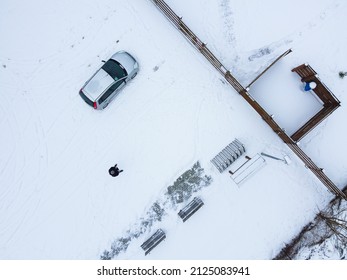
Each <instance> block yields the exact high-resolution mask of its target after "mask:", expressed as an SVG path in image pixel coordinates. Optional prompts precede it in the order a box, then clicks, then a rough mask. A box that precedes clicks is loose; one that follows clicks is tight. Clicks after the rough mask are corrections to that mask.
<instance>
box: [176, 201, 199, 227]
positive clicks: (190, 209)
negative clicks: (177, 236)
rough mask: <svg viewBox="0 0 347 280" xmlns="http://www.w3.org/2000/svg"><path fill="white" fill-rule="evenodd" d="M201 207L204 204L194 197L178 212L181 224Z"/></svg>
mask: <svg viewBox="0 0 347 280" xmlns="http://www.w3.org/2000/svg"><path fill="white" fill-rule="evenodd" d="M203 205H204V203H203V202H202V200H201V199H200V198H198V197H195V198H194V199H193V200H192V201H191V202H189V203H188V205H187V206H186V207H184V208H183V209H182V210H180V211H179V212H178V216H180V217H181V219H182V220H183V222H185V221H186V220H188V219H189V218H190V217H191V216H192V215H193V214H194V213H195V212H196V211H198V210H199V209H200V207H201V206H203Z"/></svg>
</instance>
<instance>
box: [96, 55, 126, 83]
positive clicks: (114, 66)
mask: <svg viewBox="0 0 347 280" xmlns="http://www.w3.org/2000/svg"><path fill="white" fill-rule="evenodd" d="M101 68H102V69H104V70H105V71H106V72H107V74H109V75H110V76H111V77H112V78H113V79H115V80H116V81H117V80H119V79H121V78H123V77H125V76H126V75H127V72H126V71H125V69H124V67H123V66H122V65H121V64H119V63H118V62H117V61H115V60H112V59H110V60H108V61H106V63H105V64H104V65H103V66H102V67H101Z"/></svg>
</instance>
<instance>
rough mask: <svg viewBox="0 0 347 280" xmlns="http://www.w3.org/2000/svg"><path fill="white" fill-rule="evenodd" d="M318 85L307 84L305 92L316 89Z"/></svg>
mask: <svg viewBox="0 0 347 280" xmlns="http://www.w3.org/2000/svg"><path fill="white" fill-rule="evenodd" d="M316 86H317V84H316V83H315V82H305V87H304V91H310V90H312V89H315V88H316Z"/></svg>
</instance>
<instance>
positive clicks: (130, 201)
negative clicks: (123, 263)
mask: <svg viewBox="0 0 347 280" xmlns="http://www.w3.org/2000/svg"><path fill="white" fill-rule="evenodd" d="M254 2H256V1H250V0H247V1H245V0H242V1H241V0H230V1H228V0H218V1H207V0H204V1H198V0H192V1H189V2H187V1H183V0H179V1H177V0H175V1H174V0H170V1H168V4H169V5H171V6H172V8H173V9H174V10H175V11H176V13H177V14H179V15H181V16H183V20H184V21H185V23H186V24H187V25H188V26H189V27H190V28H191V29H192V30H193V31H194V32H195V33H196V34H198V36H199V37H200V38H201V39H202V40H203V41H204V42H206V43H208V46H209V48H210V49H211V50H212V51H213V52H214V53H215V54H216V56H217V57H219V58H220V59H221V61H222V62H223V63H224V64H225V65H226V66H227V67H229V68H230V69H231V72H232V73H233V74H234V75H235V76H236V77H237V78H238V79H239V80H240V81H241V83H242V84H243V85H247V84H248V83H249V82H250V81H251V80H252V79H253V78H254V77H255V76H256V75H257V74H258V73H260V71H261V70H262V69H263V67H264V66H266V65H267V63H269V62H270V61H272V60H273V59H274V58H275V57H276V56H278V55H280V54H281V53H282V52H283V51H284V50H286V49H288V48H293V49H294V52H293V53H292V54H290V55H288V56H287V57H285V58H283V60H281V61H280V62H279V65H277V66H276V67H277V68H279V70H278V71H287V72H288V73H290V74H292V73H291V72H290V70H291V69H292V68H293V67H295V66H297V65H299V64H302V63H304V62H308V63H310V65H311V66H312V67H313V68H314V69H315V70H316V71H317V72H318V73H319V75H320V77H321V79H322V81H323V82H325V83H326V84H327V86H328V87H329V88H330V89H331V90H332V92H334V94H335V95H336V96H337V97H338V98H339V99H340V100H341V102H342V107H341V108H339V109H338V110H337V111H336V112H334V113H333V114H332V115H331V116H330V117H329V118H328V120H326V121H324V122H323V123H322V124H321V125H320V126H319V127H318V128H316V129H315V130H314V131H313V132H311V133H310V134H309V135H308V136H306V137H305V138H304V139H303V140H302V141H301V147H302V148H303V149H304V150H305V152H307V153H308V154H309V155H310V157H311V158H312V159H313V160H314V161H316V162H317V164H318V165H319V166H322V167H324V168H325V170H326V173H327V175H328V176H330V177H331V178H332V180H333V181H334V182H335V183H336V184H337V185H338V186H340V187H342V186H345V185H346V183H347V175H346V173H347V172H346V171H347V160H346V155H347V147H346V145H345V143H347V133H346V132H345V129H344V122H343V120H344V119H346V117H347V110H346V108H345V106H344V104H345V102H346V101H347V97H346V89H345V88H346V82H347V81H346V80H345V79H340V78H339V77H338V72H339V71H341V70H343V71H347V69H346V67H347V66H346V61H347V54H346V46H347V36H346V35H345V34H346V33H345V26H346V17H345V15H346V12H347V3H346V1H344V0H319V1H314V0H307V1H304V2H303V1H299V0H292V1H280V2H279V1H274V0H265V1H261V2H260V1H258V2H256V3H254ZM0 38H1V40H0V64H1V65H0V96H1V101H2V102H1V105H0V128H1V131H2V135H1V137H0V155H1V157H0V213H1V215H0V258H1V259H99V258H100V255H101V254H102V253H103V251H104V250H109V249H110V247H111V245H112V243H113V242H114V241H115V240H116V239H117V238H119V237H122V236H126V235H127V231H131V229H132V228H133V227H134V226H135V225H136V223H137V222H138V221H139V219H140V218H141V217H144V216H145V215H146V213H147V211H148V209H149V208H150V207H151V205H152V204H153V203H154V202H155V201H157V200H160V199H162V198H163V196H164V194H165V192H166V189H167V187H168V186H170V185H172V184H173V183H174V181H175V180H176V179H177V178H178V177H179V176H180V175H181V174H182V173H183V172H185V171H186V170H187V169H189V168H191V167H192V166H193V164H194V163H195V162H197V161H199V162H200V163H201V166H202V168H204V172H205V173H206V174H207V175H209V176H211V177H212V180H213V182H212V183H211V184H210V185H208V186H207V187H204V188H202V189H201V190H200V191H199V192H198V193H197V195H198V196H200V197H201V198H202V199H203V201H204V204H205V205H204V206H203V207H202V208H201V209H200V210H199V211H198V212H197V213H196V214H195V215H194V216H193V217H192V218H190V219H189V220H188V221H187V222H186V223H184V224H183V223H182V221H181V220H180V219H179V218H178V216H177V211H176V209H172V211H168V213H167V214H168V215H166V216H164V217H163V219H162V221H160V222H157V223H156V224H155V225H153V226H152V228H151V229H150V230H149V231H148V232H145V233H144V234H142V235H141V236H139V237H138V238H137V239H135V240H133V241H132V242H131V243H130V245H129V247H128V250H127V251H126V252H123V253H121V254H120V255H119V256H118V258H121V259H142V258H144V253H143V251H142V250H141V248H140V247H139V245H140V244H141V243H142V242H143V241H144V240H145V239H146V238H148V237H149V236H150V234H151V233H153V232H154V231H155V230H156V229H157V228H159V227H160V228H163V229H164V230H165V232H166V234H167V238H166V240H165V242H163V243H161V244H160V245H159V246H158V247H157V248H156V249H155V250H153V252H152V253H151V254H150V255H149V256H147V257H146V258H152V259H270V258H272V257H274V256H275V255H276V254H277V253H278V252H279V251H280V249H281V247H282V246H283V245H284V244H285V243H286V242H288V241H289V240H290V239H291V238H292V237H294V236H295V235H296V234H297V233H298V232H300V230H301V228H302V227H303V226H304V225H305V224H306V223H307V222H309V221H310V220H311V219H313V217H314V216H315V214H316V213H317V211H318V209H319V208H323V207H324V206H325V205H326V204H327V203H328V201H329V200H330V199H331V198H332V195H331V194H330V193H329V192H328V191H327V190H326V188H325V187H324V186H323V185H322V184H321V183H320V182H319V181H318V180H317V179H316V178H315V177H314V176H313V175H312V174H311V173H310V172H309V171H308V170H307V169H306V168H305V167H304V166H303V164H302V162H301V161H299V160H298V159H297V158H296V157H295V156H294V155H293V154H292V153H291V152H290V151H289V150H288V149H287V147H286V146H285V145H284V144H283V143H282V141H281V140H280V139H279V138H278V137H277V136H276V135H275V134H274V133H273V132H272V130H271V129H269V128H268V127H267V125H266V124H265V122H263V121H262V120H261V118H260V117H259V116H258V115H257V113H256V112H254V110H253V109H252V108H251V107H250V106H249V105H248V104H246V102H245V101H244V100H243V99H242V98H241V97H240V96H239V95H238V94H237V93H236V92H235V91H234V90H233V89H232V88H231V87H230V86H229V85H228V84H226V83H225V82H224V81H223V79H222V78H221V77H220V76H219V74H218V73H217V72H216V71H215V70H214V69H213V68H212V67H211V66H210V65H209V64H208V62H206V61H205V60H204V58H203V57H202V56H201V55H200V54H199V53H198V52H197V51H196V50H194V49H193V48H192V47H191V46H190V45H189V43H188V42H187V41H186V40H185V39H184V38H183V37H182V36H181V35H180V34H179V32H178V31H177V30H175V29H174V28H173V27H172V25H171V24H170V23H169V22H168V21H167V19H166V18H165V17H164V16H163V15H162V14H161V13H160V12H159V11H158V10H157V9H156V7H155V6H154V5H153V4H152V3H151V1H149V0H147V1H143V0H142V1H140V0H132V1H126V0H100V1H97V2H96V1H67V0H62V1H52V0H50V1H43V0H33V1H30V2H23V1H18V0H11V1H9V0H4V1H2V3H1V9H0ZM122 49H124V50H127V51H129V52H130V53H132V54H133V55H134V56H135V57H136V58H137V59H138V61H139V64H140V72H139V75H138V76H137V77H136V79H134V81H132V82H131V83H130V84H129V85H128V86H127V87H126V88H125V89H124V90H123V91H122V93H121V94H120V95H119V96H118V97H117V98H116V99H115V100H114V101H113V103H111V104H110V106H109V107H108V108H106V109H105V110H104V111H95V110H93V109H92V108H90V107H88V106H87V105H86V104H85V103H84V102H83V100H81V98H80V97H79V95H78V91H79V89H80V87H81V86H82V85H83V83H84V82H85V81H86V80H87V79H88V78H89V77H90V76H91V75H92V74H93V73H94V72H95V71H96V69H98V67H100V65H101V60H102V59H107V58H109V57H110V56H111V55H112V54H113V53H114V52H116V51H118V50H122ZM288 73H284V74H283V76H281V79H283V80H284V82H283V84H282V87H286V86H287V84H286V81H287V82H288V88H293V87H294V88H295V87H297V90H298V93H295V94H299V91H300V89H299V88H300V86H301V84H300V81H299V77H297V79H296V81H297V86H295V85H293V83H295V79H294V78H293V76H289V77H287V76H288ZM276 75H279V73H278V72H276V73H275V74H274V76H271V73H270V72H269V73H267V75H265V76H264V77H263V78H262V79H263V80H261V81H259V84H255V85H254V88H253V89H252V90H254V91H257V87H261V90H260V88H259V91H257V93H256V94H261V91H265V92H266V91H267V92H270V93H273V94H276V92H278V91H281V88H277V89H274V88H273V83H272V82H271V79H273V78H276V77H275V76H276ZM293 75H294V74H293ZM294 77H295V76H294ZM286 91H287V89H286ZM269 104H270V105H271V102H270V103H269ZM289 105H291V104H288V107H289V108H290V106H289ZM313 106H314V105H313ZM307 110H308V111H310V112H312V110H314V109H312V107H310V108H307ZM284 112H285V115H281V118H282V119H283V120H288V119H292V114H295V113H296V109H295V108H293V110H292V111H291V110H284ZM276 115H277V114H276ZM298 121H300V120H298ZM235 138H238V139H239V140H240V141H241V142H243V143H244V145H245V146H246V149H247V155H249V156H254V155H255V154H257V153H260V152H266V153H268V154H272V155H275V156H279V157H283V155H284V154H287V155H289V156H290V157H291V159H292V163H291V164H290V165H286V164H284V163H283V162H280V161H275V160H271V159H269V158H266V163H267V164H266V166H265V167H263V168H262V169H261V170H260V171H259V172H257V173H256V174H255V175H254V176H252V177H251V178H250V179H249V180H247V181H246V182H245V183H244V184H242V185H240V186H237V185H236V184H235V183H234V182H233V181H232V180H231V179H230V177H229V176H228V173H227V172H224V173H222V174H220V173H219V172H218V171H217V170H216V169H215V168H214V167H213V165H212V164H211V163H210V159H212V158H213V157H214V156H215V155H216V154H217V153H218V152H219V151H220V150H221V149H222V148H224V147H225V146H226V145H227V144H228V143H230V142H231V141H232V140H234V139H235ZM115 163H118V165H119V166H120V167H121V168H122V169H124V172H123V173H122V174H121V175H120V176H119V177H117V178H112V177H111V176H109V175H108V173H107V171H108V168H109V167H110V166H112V165H113V164H115ZM184 204H185V203H183V204H182V205H184ZM180 208H181V206H178V208H177V209H180Z"/></svg>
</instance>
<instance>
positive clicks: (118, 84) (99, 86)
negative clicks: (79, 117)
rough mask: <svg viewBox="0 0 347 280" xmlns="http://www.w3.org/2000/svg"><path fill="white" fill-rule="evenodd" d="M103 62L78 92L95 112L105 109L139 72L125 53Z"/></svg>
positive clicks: (129, 56) (137, 67) (133, 61)
mask: <svg viewBox="0 0 347 280" xmlns="http://www.w3.org/2000/svg"><path fill="white" fill-rule="evenodd" d="M103 62H104V65H103V66H102V67H101V68H100V69H99V70H98V71H97V72H96V73H95V74H94V75H93V76H92V77H91V78H90V79H89V80H88V81H87V82H86V83H85V84H84V86H83V87H82V88H81V90H80V96H81V97H82V98H83V100H84V101H85V102H86V103H87V104H88V105H90V106H92V107H93V108H94V109H97V110H101V109H104V108H106V107H107V105H108V104H109V103H110V102H111V100H112V99H113V98H115V97H116V96H117V95H118V93H119V91H120V90H121V89H122V88H123V87H124V86H125V85H126V83H127V82H129V81H130V80H132V79H133V78H134V77H135V76H136V75H137V72H138V71H139V65H138V63H137V61H136V60H135V58H134V57H132V56H131V55H130V54H129V53H127V52H125V51H120V52H117V53H115V54H114V55H113V56H112V57H111V58H110V59H109V60H108V61H106V62H105V61H103Z"/></svg>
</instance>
